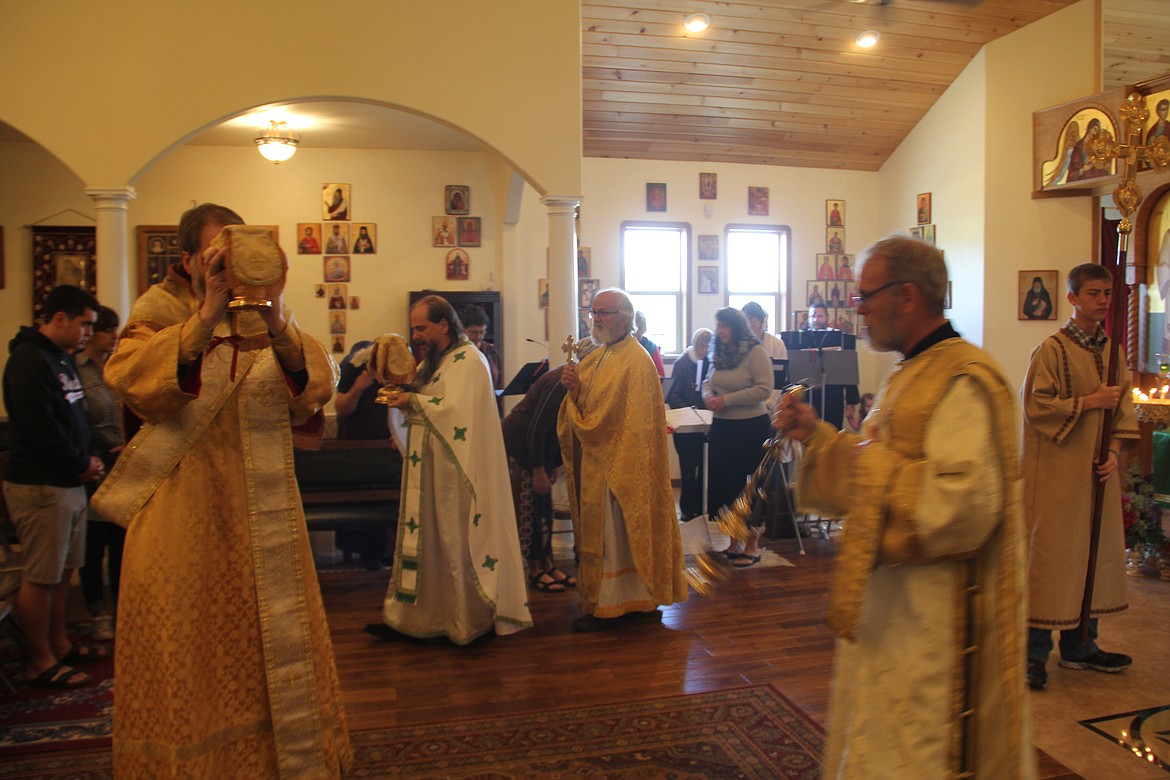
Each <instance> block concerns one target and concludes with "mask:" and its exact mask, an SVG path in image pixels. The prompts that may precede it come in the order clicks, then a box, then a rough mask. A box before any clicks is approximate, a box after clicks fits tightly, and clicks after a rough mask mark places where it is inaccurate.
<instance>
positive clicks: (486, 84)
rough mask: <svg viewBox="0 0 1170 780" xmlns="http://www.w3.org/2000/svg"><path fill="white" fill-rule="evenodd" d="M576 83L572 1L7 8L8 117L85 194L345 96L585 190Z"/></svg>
mask: <svg viewBox="0 0 1170 780" xmlns="http://www.w3.org/2000/svg"><path fill="white" fill-rule="evenodd" d="M580 76H581V73H580V8H579V4H578V2H577V0H507V2H492V3H486V2H481V0H395V1H394V2H384V1H383V0H351V2H347V3H343V4H333V5H322V4H320V3H316V2H312V1H311V0H286V2H282V3H280V4H278V5H272V4H268V3H241V2H236V1H235V0H204V2H199V3H179V2H158V0H119V1H118V2H117V3H116V4H109V3H79V2H75V0H38V2H35V3H22V2H6V3H0V119H3V120H4V121H5V122H7V123H9V124H11V125H12V126H14V127H16V128H17V129H19V130H21V131H22V132H23V133H25V134H26V135H28V136H29V137H31V138H32V139H34V140H35V141H37V142H38V143H40V144H42V145H43V146H44V147H45V148H46V149H48V150H49V151H50V153H52V154H54V155H55V156H57V157H58V158H59V159H60V160H61V161H62V162H64V163H65V165H67V166H68V167H69V168H70V169H71V170H73V171H74V172H75V173H76V174H77V175H78V177H79V178H81V180H82V181H83V182H85V184H86V185H87V186H91V187H119V186H123V185H125V184H134V183H136V181H137V178H138V177H139V175H140V174H141V173H143V172H144V171H145V170H146V169H148V168H149V167H150V165H151V164H152V163H153V162H154V161H156V160H158V159H160V158H161V157H163V156H165V155H166V154H167V153H168V152H169V151H170V150H172V149H173V148H174V147H175V146H177V145H178V144H181V143H182V142H184V141H185V140H187V139H188V138H189V137H191V136H192V135H193V134H195V133H197V132H198V131H200V130H202V129H204V128H207V127H210V126H212V125H215V124H218V123H219V122H221V121H223V120H225V119H228V118H230V117H233V116H236V115H238V114H241V113H244V112H246V111H248V110H249V109H252V108H254V107H257V106H261V105H264V104H266V103H271V102H276V101H285V100H296V99H309V98H326V97H336V98H342V99H355V100H362V101H369V102H373V103H379V104H385V105H390V106H396V107H401V108H404V109H407V110H409V111H411V112H414V113H418V114H423V115H427V116H431V117H435V118H437V119H440V120H442V121H443V122H445V123H447V124H450V125H452V126H455V127H459V128H462V129H463V130H466V131H467V132H468V133H470V134H471V135H473V136H475V137H477V138H479V139H480V140H482V141H483V142H485V143H486V144H488V145H489V146H491V147H492V148H494V149H495V150H497V151H498V152H499V153H500V154H502V155H503V156H504V157H506V158H508V159H509V160H511V161H512V164H513V165H514V166H515V167H516V169H517V170H518V171H520V172H521V173H522V174H523V175H524V176H525V177H526V178H528V179H529V180H530V181H531V182H533V184H534V186H536V187H537V188H538V189H539V190H541V191H542V192H547V191H553V192H557V193H568V194H576V193H577V192H578V191H579V182H580V168H579V160H580V148H581V120H580V117H581V78H580Z"/></svg>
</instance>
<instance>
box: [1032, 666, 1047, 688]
mask: <svg viewBox="0 0 1170 780" xmlns="http://www.w3.org/2000/svg"><path fill="white" fill-rule="evenodd" d="M1028 687H1029V688H1031V689H1032V690H1034V691H1042V690H1044V689H1045V688H1047V687H1048V670H1047V669H1045V668H1044V662H1043V661H1037V660H1036V659H1034V658H1029V659H1028Z"/></svg>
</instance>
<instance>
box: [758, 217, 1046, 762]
mask: <svg viewBox="0 0 1170 780" xmlns="http://www.w3.org/2000/svg"><path fill="white" fill-rule="evenodd" d="M862 260H863V266H862V268H861V277H860V281H859V283H858V299H859V301H860V303H859V312H860V314H861V315H862V316H864V317H865V322H866V325H867V326H868V334H869V335H868V338H869V342H870V346H871V347H872V348H873V349H875V350H877V351H879V352H890V351H894V352H898V353H901V355H902V360H901V361H900V362H899V364H898V365H897V366H896V367H895V369H894V370H893V371H892V372H891V373H890V374H889V375H887V377H886V378H885V380H884V382H883V385H882V389H881V391H880V392H879V394H878V398H877V402H876V404H875V405H874V408H873V411H872V412H870V414H869V415H868V416H867V417H866V418H865V423H864V426H863V429H862V433H861V434H860V435H858V434H853V433H842V432H838V431H837V430H836V429H835V428H834V427H833V426H832V425H830V424H828V423H826V422H824V421H820V420H818V419H817V418H816V412H815V411H814V409H813V407H812V406H811V405H809V404H808V403H805V402H803V401H798V400H796V399H795V398H793V397H792V396H785V397H784V398H783V399H782V400H781V405H780V410H779V411H778V412H777V415H776V418H775V421H774V424H775V427H776V428H777V429H778V430H779V431H781V432H782V433H786V434H787V435H788V436H790V437H791V438H793V439H795V440H796V441H801V442H804V444H805V455H804V461H803V463H802V465H801V468H800V470H799V472H798V475H797V495H798V501H799V505H800V508H801V509H802V510H804V511H810V512H815V513H819V514H822V515H826V516H836V517H841V516H844V517H846V518H847V519H846V521H845V526H844V527H845V530H844V536H843V538H842V541H841V545H840V550H839V552H838V554H837V560H836V561H835V564H834V569H833V572H832V575H831V582H830V590H829V615H828V620H829V625H830V627H831V628H832V629H833V631H834V633H835V634H836V635H837V643H836V653H835V657H834V660H833V675H832V681H831V691H830V703H829V723H828V738H827V744H826V748H825V767H824V776H825V777H832V778H923V780H926V779H927V778H930V779H931V780H933V779H934V778H942V777H986V778H1003V779H1005V780H1012V779H1014V778H1023V779H1025V780H1027V779H1029V778H1033V777H1035V772H1036V767H1035V761H1036V759H1035V749H1034V748H1033V747H1032V745H1031V742H1030V739H1029V729H1028V703H1027V701H1026V700H1025V696H1026V689H1025V686H1024V679H1023V678H1024V675H1023V671H1024V670H1023V651H1024V600H1025V598H1026V593H1025V591H1024V566H1023V549H1024V547H1023V545H1024V540H1023V527H1022V518H1021V516H1020V511H1019V503H1018V500H1017V499H1016V498H1015V497H1014V496H1015V495H1016V492H1015V491H1016V489H1017V485H1018V481H1019V473H1018V455H1017V452H1018V439H1017V433H1016V431H1017V425H1018V423H1017V419H1018V418H1017V414H1018V413H1017V411H1016V406H1015V403H1014V394H1013V393H1012V391H1011V389H1010V388H1009V387H1008V386H1007V383H1006V381H1005V379H1004V377H1003V374H1002V373H1001V372H1000V370H999V368H998V367H997V366H996V365H995V363H994V361H993V360H992V359H991V358H990V356H988V355H987V354H986V353H985V352H983V350H981V349H979V348H978V347H975V346H974V345H972V344H970V343H968V342H967V341H964V340H963V339H962V338H961V337H960V336H959V334H958V333H957V332H956V331H955V330H954V328H952V327H951V324H950V323H949V322H948V321H947V320H946V318H945V317H944V315H943V298H944V296H945V294H946V287H947V272H946V265H945V264H944V263H943V259H942V254H941V253H940V252H939V251H938V250H937V249H935V248H934V247H933V246H930V245H928V244H925V243H922V242H921V241H915V240H913V239H910V238H906V237H901V236H895V237H891V238H886V239H883V240H881V241H878V242H877V243H875V244H873V245H872V246H870V247H869V248H868V249H867V250H866V251H865V253H864V254H863V255H862ZM969 594H970V595H969ZM975 594H977V595H975ZM967 648H970V649H971V653H970V654H968V653H966V652H965V650H966V649H967ZM968 709H969V710H970V711H971V713H972V714H971V716H970V718H964V717H963V713H964V711H966V710H968ZM964 772H970V774H963V773H964Z"/></svg>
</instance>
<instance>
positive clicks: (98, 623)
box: [89, 615, 114, 642]
mask: <svg viewBox="0 0 1170 780" xmlns="http://www.w3.org/2000/svg"><path fill="white" fill-rule="evenodd" d="M89 635H90V636H91V637H93V638H94V639H96V640H97V641H99V642H109V641H110V640H111V639H113V638H114V616H113V615H98V616H97V617H95V618H94V619H93V622H92V623H90V624H89Z"/></svg>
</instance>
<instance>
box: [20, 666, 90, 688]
mask: <svg viewBox="0 0 1170 780" xmlns="http://www.w3.org/2000/svg"><path fill="white" fill-rule="evenodd" d="M78 675H80V676H81V679H76V678H77V677H78ZM29 682H30V683H32V684H33V685H34V686H36V687H37V688H54V689H56V690H59V691H64V690H69V689H70V688H80V687H81V686H83V685H89V684H90V683H91V682H93V678H92V677H90V676H89V675H88V674H86V673H85V672H82V671H78V670H77V669H74V668H73V667H72V666H70V665H69V664H67V663H65V662H64V661H58V662H57V663H55V664H53V665H52V666H50V667H49V668H48V669H46V670H45V671H43V672H41V673H40V674H38V675H37V676H36V677H33V678H32V679H31V680H29Z"/></svg>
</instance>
